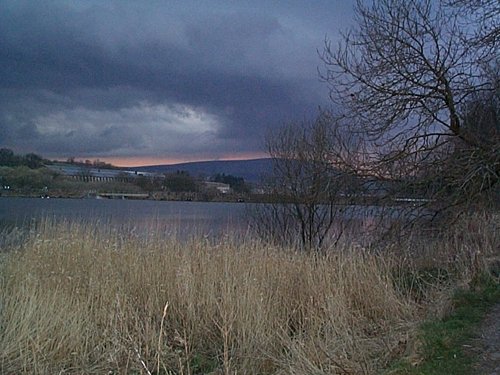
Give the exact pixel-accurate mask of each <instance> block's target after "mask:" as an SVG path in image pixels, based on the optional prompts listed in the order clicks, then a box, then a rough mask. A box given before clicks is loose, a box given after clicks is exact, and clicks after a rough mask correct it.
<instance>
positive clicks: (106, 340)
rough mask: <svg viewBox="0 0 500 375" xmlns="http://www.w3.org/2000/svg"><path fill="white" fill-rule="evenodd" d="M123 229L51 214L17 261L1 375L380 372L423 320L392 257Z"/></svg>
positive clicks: (0, 315)
mask: <svg viewBox="0 0 500 375" xmlns="http://www.w3.org/2000/svg"><path fill="white" fill-rule="evenodd" d="M154 232H157V231H154ZM123 233H124V232H123V231H117V230H113V229H112V228H111V227H105V228H104V229H103V228H100V227H99V226H98V225H93V224H81V223H71V222H62V223H51V222H45V223H44V224H42V225H40V226H39V227H38V228H37V229H36V230H34V231H32V232H31V234H30V235H29V236H28V238H27V239H26V240H25V242H24V244H23V246H22V247H21V248H18V249H14V250H11V252H10V253H9V254H8V256H4V257H3V260H2V262H1V271H0V272H1V273H0V275H1V281H0V372H1V373H5V374H17V373H29V374H50V373H59V372H61V373H78V374H80V373H105V372H107V371H111V372H114V373H124V374H125V373H134V372H136V373H144V374H148V373H151V374H154V373H156V374H157V373H162V374H167V373H168V374H196V373H210V372H212V373H225V374H235V373H238V374H306V373H314V374H370V373H374V372H375V371H376V370H377V369H379V368H381V367H383V366H384V365H386V364H387V363H388V362H389V361H390V360H392V359H394V358H395V357H397V356H400V355H401V354H402V352H404V350H405V348H406V343H407V342H408V336H409V335H410V333H411V332H412V329H413V328H414V327H415V324H416V323H417V322H418V321H419V319H420V312H421V309H420V307H421V306H419V305H418V304H417V303H416V302H415V300H414V299H413V298H412V296H411V295H410V294H408V293H405V292H404V291H403V290H402V289H401V288H400V287H398V284H397V283H396V282H395V280H394V277H395V274H396V273H395V272H394V270H395V269H397V268H398V262H397V261H396V259H395V258H394V257H393V256H391V255H387V254H385V255H375V254H373V253H371V252H368V251H366V250H365V249H363V248H359V247H356V246H343V247H339V248H337V249H334V250H335V251H333V250H332V251H330V252H329V253H328V255H325V256H315V255H313V254H304V253H297V252H294V251H291V250H286V249H279V248H275V247H273V246H270V245H266V244H264V243H261V242H259V241H257V240H254V239H247V240H245V241H243V242H242V241H241V240H239V241H238V242H234V241H232V240H231V239H230V238H221V239H220V240H219V241H211V240H209V239H207V238H193V239H191V240H189V241H180V240H177V239H176V238H175V236H174V237H171V238H168V237H165V236H161V235H155V234H154V233H151V234H150V235H148V236H145V235H133V234H128V235H126V234H123Z"/></svg>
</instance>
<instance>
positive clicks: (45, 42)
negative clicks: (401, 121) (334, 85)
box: [0, 0, 354, 166]
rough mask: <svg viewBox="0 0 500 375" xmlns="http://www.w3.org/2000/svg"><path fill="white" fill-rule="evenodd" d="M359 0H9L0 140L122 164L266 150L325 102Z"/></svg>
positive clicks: (0, 1)
mask: <svg viewBox="0 0 500 375" xmlns="http://www.w3.org/2000/svg"><path fill="white" fill-rule="evenodd" d="M353 3H354V0H346V1H342V0H312V1H307V0H304V1H297V0H288V1H285V0H283V1H278V0H253V1H237V0H233V1H231V0H228V1H222V0H220V1H219V0H211V1H208V0H198V1H194V0H183V1H173V0H172V1H167V0H165V1H159V0H148V1H135V0H130V1H129V0H79V1H76V0H73V1H69V0H66V1H63V0H54V1H52V0H44V1H32V0H26V1H24V0H0V148H3V147H6V148H10V149H12V150H14V151H15V152H16V153H20V154H25V153H30V152H34V153H37V154H39V155H42V156H44V157H46V158H49V159H59V160H64V159H67V158H69V157H75V158H76V159H81V160H85V159H89V160H95V159H100V160H103V161H108V162H111V163H113V164H115V165H121V166H132V165H152V164H169V163H177V162H185V161H195V160H227V159H252V158H258V157H263V156H265V153H264V151H265V139H266V137H267V136H268V134H269V133H270V131H271V129H273V128H276V127H280V126H282V125H283V124H285V123H287V122H290V121H298V120H301V119H304V118H308V117H310V116H311V115H313V114H314V112H315V111H316V109H317V108H318V106H323V107H324V106H328V103H329V101H328V87H327V85H326V84H325V83H324V82H321V80H320V78H319V74H318V69H321V60H320V58H319V55H318V50H321V49H322V47H323V45H324V41H325V38H328V39H329V40H331V41H332V43H335V41H336V38H338V35H339V31H341V30H345V29H346V28H347V27H348V26H349V25H350V23H351V22H352V18H353V11H352V7H353Z"/></svg>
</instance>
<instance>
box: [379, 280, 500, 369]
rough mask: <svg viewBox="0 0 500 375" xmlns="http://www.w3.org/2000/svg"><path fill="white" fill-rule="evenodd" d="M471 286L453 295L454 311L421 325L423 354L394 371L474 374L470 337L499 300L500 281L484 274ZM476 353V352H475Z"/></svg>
mask: <svg viewBox="0 0 500 375" xmlns="http://www.w3.org/2000/svg"><path fill="white" fill-rule="evenodd" d="M474 284H475V285H474V288H473V289H470V290H459V291H457V292H456V293H455V295H454V296H453V298H452V311H451V312H450V313H449V314H447V315H446V316H445V317H443V318H442V319H431V320H429V321H427V322H425V323H424V324H422V326H421V327H420V328H419V330H418V332H417V336H418V337H419V340H420V342H421V350H420V352H421V358H418V360H417V361H415V362H413V363H412V361H411V360H409V359H407V358H405V359H403V360H401V361H399V362H398V363H396V364H394V365H393V367H392V369H391V370H389V371H387V372H386V374H391V375H418V374H427V375H440V374H454V375H472V374H476V373H477V370H476V369H475V368H474V364H475V362H476V361H477V357H475V356H474V355H473V354H472V353H469V352H470V350H468V348H470V347H471V346H470V341H471V339H472V338H473V337H474V335H475V334H476V330H477V328H478V326H479V324H480V323H481V322H482V320H483V319H484V317H485V316H486V313H487V312H488V311H489V310H490V309H491V307H492V306H493V305H494V304H496V303H500V283H499V282H498V280H495V278H493V277H491V276H490V275H488V274H484V275H482V276H481V277H479V278H478V280H476V281H475V283H474ZM476 355H477V353H476Z"/></svg>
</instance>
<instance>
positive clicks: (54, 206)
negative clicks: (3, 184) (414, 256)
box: [0, 197, 408, 245]
mask: <svg viewBox="0 0 500 375" xmlns="http://www.w3.org/2000/svg"><path fill="white" fill-rule="evenodd" d="M256 207H258V205H257V204H241V203H219V202H217V203H215V202H214V203H211V202H172V201H147V200H113V199H53V198H52V199H41V198H6V197H0V236H2V238H0V245H2V243H3V245H5V243H6V241H7V237H6V235H5V234H6V233H8V232H9V231H11V230H12V228H20V229H21V230H22V229H27V228H30V227H33V226H34V225H37V223H40V222H41V221H42V219H47V218H48V219H49V220H53V221H61V220H64V221H70V222H75V221H76V222H81V223H92V224H93V225H97V226H98V227H99V226H102V227H103V228H113V230H119V231H121V232H125V233H127V232H128V233H130V232H133V233H139V234H140V233H144V234H148V233H152V232H154V234H155V235H158V234H160V235H162V236H176V237H177V238H181V239H185V238H190V237H192V236H196V237H198V236H203V237H210V238H219V237H220V236H221V235H230V236H231V237H238V236H241V235H245V234H247V233H248V232H249V230H250V229H249V228H251V227H252V220H251V219H252V217H251V212H254V211H255V210H253V208H256ZM402 214H404V215H406V214H405V212H404V209H403V208H401V207H399V208H396V207H392V208H387V207H386V208H383V207H376V206H339V209H338V211H337V212H336V213H335V215H338V220H336V221H335V224H334V226H333V227H332V229H333V232H343V233H344V234H348V235H352V236H353V238H359V237H360V236H363V235H365V234H366V233H367V232H369V231H370V230H372V229H374V228H377V227H380V226H381V225H383V224H382V221H385V222H386V223H387V222H388V221H392V220H400V219H401V216H404V215H402ZM406 218H408V217H406ZM346 223H348V225H349V228H348V229H349V230H346V229H347V227H346ZM253 224H255V223H253ZM347 232H350V233H347ZM2 234H3V235H2Z"/></svg>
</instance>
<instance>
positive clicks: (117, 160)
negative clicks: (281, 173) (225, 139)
mask: <svg viewBox="0 0 500 375" xmlns="http://www.w3.org/2000/svg"><path fill="white" fill-rule="evenodd" d="M267 157H269V155H267V154H265V153H263V152H253V153H243V154H236V155H231V154H228V155H223V156H221V157H218V158H216V159H213V158H203V157H199V156H198V157H196V156H193V157H191V158H189V157H187V158H186V157H184V158H167V157H154V156H130V157H127V156H123V157H118V156H117V157H100V158H98V159H99V160H101V161H104V162H106V163H110V164H113V165H115V166H117V167H138V166H143V165H163V164H179V163H188V162H194V161H206V160H247V159H260V158H267ZM76 159H77V160H80V159H91V158H76ZM91 160H94V159H91Z"/></svg>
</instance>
